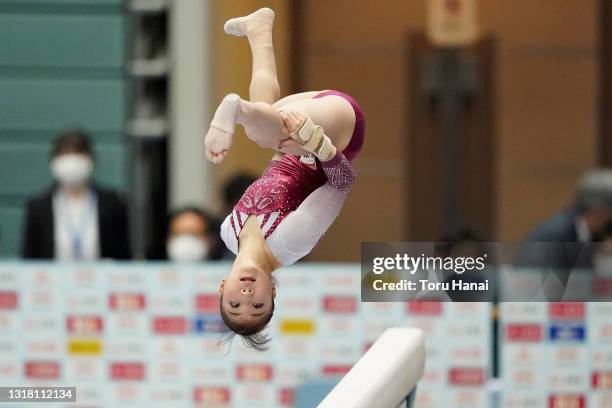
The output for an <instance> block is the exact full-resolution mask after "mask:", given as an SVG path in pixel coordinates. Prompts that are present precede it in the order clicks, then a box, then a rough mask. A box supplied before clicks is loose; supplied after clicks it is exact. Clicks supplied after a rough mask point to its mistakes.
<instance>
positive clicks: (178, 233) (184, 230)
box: [167, 207, 223, 262]
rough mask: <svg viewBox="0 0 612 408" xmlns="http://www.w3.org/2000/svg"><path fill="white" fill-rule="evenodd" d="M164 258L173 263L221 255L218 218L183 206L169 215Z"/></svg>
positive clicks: (197, 209) (215, 258)
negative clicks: (166, 254)
mask: <svg viewBox="0 0 612 408" xmlns="http://www.w3.org/2000/svg"><path fill="white" fill-rule="evenodd" d="M168 231H169V233H168V240H167V253H168V259H169V260H171V261H177V262H199V261H206V260H218V259H221V258H222V256H223V253H222V252H223V251H222V246H221V242H220V239H219V221H218V220H217V219H215V218H214V217H213V216H212V215H210V214H209V213H207V212H206V211H203V210H201V209H199V208H197V207H185V208H181V209H179V210H177V211H175V212H174V213H173V214H172V215H171V216H170V222H169V225H168Z"/></svg>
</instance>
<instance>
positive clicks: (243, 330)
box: [219, 295, 274, 351]
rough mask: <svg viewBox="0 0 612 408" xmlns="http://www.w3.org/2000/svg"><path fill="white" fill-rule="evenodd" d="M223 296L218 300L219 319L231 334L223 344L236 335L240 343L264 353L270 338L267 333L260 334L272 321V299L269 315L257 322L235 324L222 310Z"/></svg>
mask: <svg viewBox="0 0 612 408" xmlns="http://www.w3.org/2000/svg"><path fill="white" fill-rule="evenodd" d="M222 305H223V295H221V298H220V299H219V312H220V313H221V318H222V319H223V323H225V325H226V326H227V327H228V328H229V329H230V330H231V331H232V332H233V333H230V334H229V335H228V336H227V337H226V338H225V339H224V342H225V343H227V342H231V341H232V339H233V338H234V336H235V335H236V334H237V335H239V336H240V337H241V338H242V342H243V343H244V344H245V345H246V346H247V347H249V348H252V349H254V350H257V351H266V350H267V349H268V347H267V346H266V344H268V343H269V342H270V340H271V338H270V336H269V335H268V334H267V333H262V332H263V330H264V329H265V328H266V326H267V325H268V323H270V320H272V315H273V314H274V298H272V307H271V308H270V313H268V314H266V315H264V316H262V318H261V319H260V320H259V321H256V322H254V323H248V324H244V323H236V322H235V321H233V320H232V319H231V318H230V317H229V315H228V314H227V313H226V312H225V310H223V306H222Z"/></svg>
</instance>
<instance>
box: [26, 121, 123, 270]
mask: <svg viewBox="0 0 612 408" xmlns="http://www.w3.org/2000/svg"><path fill="white" fill-rule="evenodd" d="M93 167H94V154H93V150H92V147H91V142H90V140H89V137H88V135H87V134H86V133H85V132H84V131H82V130H78V129H70V130H66V131H64V132H62V133H61V134H59V135H58V137H57V138H56V139H55V142H54V144H53V147H52V150H51V161H50V170H51V173H52V174H53V177H54V179H55V182H54V183H53V185H52V186H51V187H50V188H49V189H48V191H46V192H45V193H43V194H42V195H40V196H38V197H34V198H32V199H31V200H29V201H28V203H27V209H26V219H25V229H24V235H23V247H22V256H23V257H24V258H30V259H56V260H62V261H73V260H76V261H78V260H96V259H103V258H112V259H129V258H130V245H129V237H128V215H127V207H126V205H125V203H124V201H123V200H122V199H121V198H120V196H119V195H118V194H117V193H116V192H114V191H110V190H106V189H102V188H101V187H99V186H97V185H95V184H94V183H93V182H92V181H91V174H92V171H93Z"/></svg>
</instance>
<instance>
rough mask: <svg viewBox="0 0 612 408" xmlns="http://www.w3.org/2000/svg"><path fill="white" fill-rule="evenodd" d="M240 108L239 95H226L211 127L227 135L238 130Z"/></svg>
mask: <svg viewBox="0 0 612 408" xmlns="http://www.w3.org/2000/svg"><path fill="white" fill-rule="evenodd" d="M239 108H240V96H238V95H237V94H229V95H226V96H225V98H223V100H222V101H221V103H220V104H219V107H218V108H217V111H216V112H215V116H214V117H213V120H212V122H211V124H210V126H212V127H215V128H217V129H220V130H222V131H224V132H227V133H232V134H233V133H234V131H235V130H236V117H237V116H238V109H239Z"/></svg>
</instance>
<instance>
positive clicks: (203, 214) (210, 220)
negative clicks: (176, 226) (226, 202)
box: [168, 206, 217, 232]
mask: <svg viewBox="0 0 612 408" xmlns="http://www.w3.org/2000/svg"><path fill="white" fill-rule="evenodd" d="M189 213H193V214H195V215H197V216H198V217H200V218H201V219H203V220H204V221H206V223H207V224H208V231H207V232H210V231H214V227H215V225H216V223H217V219H216V218H215V217H214V216H213V215H212V214H211V213H209V212H208V211H205V210H203V209H201V208H198V207H196V206H185V207H181V208H178V209H176V210H174V211H172V212H171V213H170V215H169V216H168V228H169V227H170V224H172V221H174V220H175V219H176V218H177V217H179V216H181V215H183V214H189Z"/></svg>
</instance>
